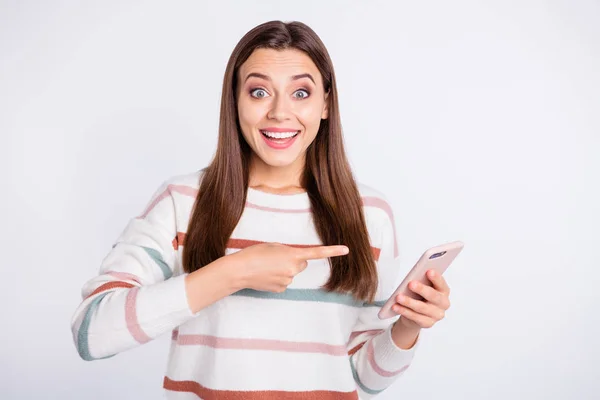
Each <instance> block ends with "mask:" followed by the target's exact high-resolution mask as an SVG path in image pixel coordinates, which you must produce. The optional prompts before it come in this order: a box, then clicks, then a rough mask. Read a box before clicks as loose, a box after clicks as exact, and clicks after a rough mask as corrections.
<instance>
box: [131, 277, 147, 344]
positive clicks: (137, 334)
mask: <svg viewBox="0 0 600 400" xmlns="http://www.w3.org/2000/svg"><path fill="white" fill-rule="evenodd" d="M139 290H140V288H139V287H137V286H136V287H134V288H131V289H130V290H129V293H127V299H126V300H125V322H126V324H127V329H129V333H131V336H133V338H134V339H135V340H137V341H138V342H140V343H142V344H143V343H146V342H149V341H150V340H151V338H150V336H148V335H146V333H145V332H144V331H143V330H142V328H141V327H140V324H139V323H138V319H137V312H136V308H135V302H136V299H137V294H138V292H139Z"/></svg>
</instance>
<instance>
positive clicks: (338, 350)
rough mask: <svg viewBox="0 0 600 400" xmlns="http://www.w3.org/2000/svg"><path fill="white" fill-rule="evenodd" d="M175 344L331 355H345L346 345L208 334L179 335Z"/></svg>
mask: <svg viewBox="0 0 600 400" xmlns="http://www.w3.org/2000/svg"><path fill="white" fill-rule="evenodd" d="M177 344H179V345H181V346H193V345H200V346H208V347H213V348H216V349H244V350H273V351H287V352H292V353H323V354H330V355H332V356H347V355H348V350H347V348H346V346H335V345H331V344H326V343H314V342H289V341H283V340H268V339H239V338H222V337H217V336H209V335H179V337H178V338H177Z"/></svg>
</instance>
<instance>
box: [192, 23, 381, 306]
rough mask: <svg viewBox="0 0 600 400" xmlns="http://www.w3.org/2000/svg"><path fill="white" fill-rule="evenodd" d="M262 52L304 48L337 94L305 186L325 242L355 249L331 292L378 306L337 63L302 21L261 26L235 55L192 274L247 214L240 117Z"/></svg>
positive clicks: (333, 278) (204, 186) (204, 182)
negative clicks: (247, 71)
mask: <svg viewBox="0 0 600 400" xmlns="http://www.w3.org/2000/svg"><path fill="white" fill-rule="evenodd" d="M259 48H269V49H275V50H285V49H297V50H300V51H303V52H304V53H306V54H307V55H308V56H309V57H310V58H311V59H312V61H313V62H314V63H315V65H316V66H317V68H318V69H319V71H320V73H321V75H322V77H323V85H324V90H325V93H327V92H329V97H328V102H329V104H328V108H329V114H328V118H327V119H323V120H321V125H320V127H319V131H318V133H317V136H316V138H315V140H314V141H313V143H312V144H311V145H310V146H309V147H308V149H307V154H306V165H305V168H304V174H303V177H302V182H301V184H302V186H303V187H304V188H305V190H306V191H307V193H308V196H309V198H310V203H311V211H312V214H313V220H314V223H315V227H316V231H317V233H318V234H319V237H320V239H321V240H322V242H323V244H324V245H337V244H344V245H346V246H348V247H349V248H350V254H348V255H347V256H343V257H334V258H332V259H330V261H329V262H330V268H331V274H330V278H329V280H328V281H327V283H326V284H325V285H324V286H323V288H324V289H326V290H329V291H338V292H345V291H349V292H351V293H352V294H353V295H354V297H355V298H357V299H361V300H367V301H372V300H373V298H374V296H375V292H376V290H377V269H376V265H375V260H374V258H373V252H372V251H371V245H370V242H369V236H368V233H367V228H366V223H365V217H364V215H363V209H362V200H361V197H360V194H359V191H358V187H357V184H356V182H355V179H354V176H353V174H352V171H351V169H350V165H349V163H348V160H347V158H346V153H345V150H344V143H343V139H342V126H341V120H340V115H339V107H338V97H337V96H338V95H337V87H336V81H335V74H334V71H333V64H332V62H331V58H330V57H329V53H328V52H327V49H326V48H325V45H324V44H323V43H322V41H321V39H320V38H319V37H318V36H317V34H316V33H315V32H314V31H313V30H312V29H311V28H309V27H308V26H306V25H305V24H303V23H301V22H289V23H284V22H281V21H271V22H266V23H264V24H261V25H259V26H257V27H255V28H254V29H252V30H250V31H249V32H248V33H247V34H246V35H245V36H244V37H243V38H242V39H241V40H240V42H239V43H238V44H237V46H236V47H235V49H234V50H233V53H232V54H231V57H230V58H229V62H228V63H227V68H226V70H225V77H224V79H223V88H222V98H221V116H220V124H219V139H218V144H217V150H216V153H215V156H214V158H213V160H212V162H211V163H210V165H209V166H208V167H206V168H205V169H204V170H203V174H202V176H201V178H200V190H199V192H198V196H197V198H196V202H195V206H194V210H193V212H192V217H191V219H190V222H189V226H188V233H187V238H186V241H185V246H184V250H183V266H184V270H185V271H186V272H193V271H195V270H197V269H199V268H202V267H203V266H205V265H208V264H209V263H211V262H213V261H214V260H216V259H218V258H220V257H222V256H223V255H224V254H225V249H226V247H227V242H228V240H229V238H230V236H231V234H232V232H233V230H234V229H235V227H236V226H237V224H238V222H239V220H240V218H241V216H242V212H243V211H244V207H245V203H246V195H247V192H248V178H249V163H250V156H251V151H252V150H251V149H250V147H249V146H248V144H247V143H246V141H245V140H244V138H243V136H242V134H241V129H240V126H239V122H238V118H237V115H238V114H237V101H236V99H237V97H236V93H237V84H238V82H237V74H238V70H239V68H240V66H241V65H242V64H243V63H244V62H245V61H246V60H247V59H248V57H250V55H251V54H252V52H253V51H254V50H256V49H259Z"/></svg>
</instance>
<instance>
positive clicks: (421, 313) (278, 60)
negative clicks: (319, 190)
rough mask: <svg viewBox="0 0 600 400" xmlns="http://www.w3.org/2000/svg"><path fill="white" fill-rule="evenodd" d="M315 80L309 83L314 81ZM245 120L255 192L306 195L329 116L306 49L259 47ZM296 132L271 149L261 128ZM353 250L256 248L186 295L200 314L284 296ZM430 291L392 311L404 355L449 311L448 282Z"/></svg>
mask: <svg viewBox="0 0 600 400" xmlns="http://www.w3.org/2000/svg"><path fill="white" fill-rule="evenodd" d="M309 76H310V77H309ZM238 82H240V84H239V85H238V87H239V90H238V93H237V94H236V95H237V102H238V118H239V121H240V126H241V129H242V135H243V137H244V139H245V140H246V142H247V143H248V144H249V146H250V147H251V148H252V150H253V153H252V159H251V163H250V182H249V186H250V187H253V188H255V189H258V190H262V191H266V192H271V193H278V194H293V193H300V192H304V189H303V188H302V187H301V185H300V177H301V174H302V171H303V168H304V165H305V159H306V149H307V148H308V147H309V146H310V144H311V143H312V142H313V141H314V139H315V137H316V135H317V132H318V129H319V125H320V123H321V120H322V119H326V118H327V117H328V102H327V99H328V93H325V91H324V89H323V81H322V76H321V74H320V72H319V70H318V69H317V67H316V65H315V64H314V63H313V61H312V60H311V59H310V57H308V56H307V55H306V54H304V53H303V52H301V51H298V50H291V49H290V50H283V51H276V50H272V49H258V50H256V51H255V52H254V53H253V54H252V55H251V56H250V57H249V58H248V59H247V60H246V62H244V64H242V66H241V67H240V69H239V71H238ZM267 127H281V128H290V130H298V131H300V134H299V136H298V138H297V139H296V141H295V143H294V144H293V145H292V146H291V147H289V148H287V149H285V150H276V149H272V148H270V147H269V146H267V144H266V143H265V141H264V139H263V137H262V133H261V132H260V130H261V129H264V128H267ZM349 251H350V250H349V249H348V248H347V247H346V246H322V247H319V248H314V249H302V250H301V249H295V248H292V247H288V246H285V245H281V244H274V243H264V244H259V245H255V246H251V247H249V248H246V249H244V250H241V251H239V252H237V253H234V254H232V255H229V256H225V257H221V258H219V259H218V260H216V261H214V262H213V263H211V264H209V265H207V266H205V267H204V268H200V269H199V270H197V271H194V272H192V273H191V274H189V275H188V276H187V278H186V291H187V296H188V302H189V304H190V308H191V310H192V311H193V312H194V313H195V312H198V311H199V310H201V309H202V308H204V307H206V306H208V305H210V304H212V303H213V302H215V301H217V300H219V299H220V298H223V297H225V296H228V295H230V294H232V293H234V292H236V291H238V290H241V289H243V288H251V289H255V290H263V291H271V292H282V291H284V290H285V289H286V288H287V286H288V285H289V284H290V283H291V282H292V280H293V278H294V276H296V275H297V274H298V273H300V272H302V271H303V270H304V269H305V268H306V266H307V262H308V260H310V259H319V258H326V257H339V256H344V255H345V254H348V252H349ZM427 276H428V278H429V280H430V282H431V286H427V285H423V284H421V283H419V282H416V281H413V282H411V283H410V284H409V289H410V290H412V291H413V292H415V293H417V294H419V295H421V296H422V297H423V298H424V300H423V301H420V300H414V299H411V298H401V296H398V298H397V299H396V304H395V305H394V306H393V307H392V309H393V310H394V312H395V313H396V314H398V315H400V316H401V317H400V318H399V319H398V320H397V321H396V322H395V323H394V326H393V329H392V338H393V340H394V343H395V344H396V345H397V346H398V347H399V348H402V349H409V348H411V347H412V346H413V345H414V343H415V342H416V340H417V337H418V335H419V333H420V330H421V329H422V328H431V327H432V326H433V325H434V324H435V323H436V322H438V321H440V320H441V319H443V318H444V316H445V312H446V310H448V308H449V307H450V301H449V294H450V288H449V287H448V284H447V283H446V281H445V280H444V278H443V277H442V276H440V275H439V274H436V273H435V272H434V271H433V270H431V271H428V275H427Z"/></svg>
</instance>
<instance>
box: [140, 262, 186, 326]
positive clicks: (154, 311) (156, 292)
mask: <svg viewBox="0 0 600 400" xmlns="http://www.w3.org/2000/svg"><path fill="white" fill-rule="evenodd" d="M185 276H186V274H183V275H179V276H174V277H172V278H169V279H167V280H166V281H163V282H160V283H158V284H154V285H150V286H146V287H143V291H142V292H141V293H140V299H139V303H138V310H137V312H138V318H139V321H140V323H141V324H142V326H144V328H145V329H147V330H149V332H148V334H149V335H150V336H152V337H155V336H157V335H158V334H161V333H162V332H163V331H165V330H169V329H173V328H174V327H176V326H179V325H180V324H182V323H184V322H186V321H188V320H189V319H190V318H191V317H193V316H194V314H193V313H192V311H191V309H190V306H189V303H188V300H187V293H186V290H185V289H186V288H185ZM142 293H143V294H142Z"/></svg>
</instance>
